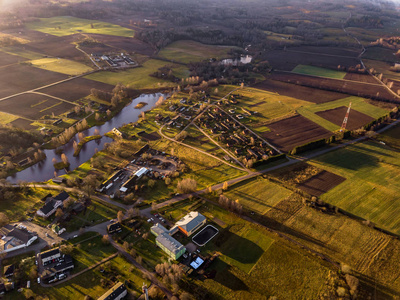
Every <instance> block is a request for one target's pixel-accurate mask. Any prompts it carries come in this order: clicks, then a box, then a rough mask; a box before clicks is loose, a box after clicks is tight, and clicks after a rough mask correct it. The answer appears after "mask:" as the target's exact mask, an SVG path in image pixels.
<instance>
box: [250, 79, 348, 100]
mask: <svg viewBox="0 0 400 300" xmlns="http://www.w3.org/2000/svg"><path fill="white" fill-rule="evenodd" d="M254 87H255V88H257V89H261V90H265V91H270V92H274V93H278V94H280V95H284V96H288V97H293V98H296V99H300V100H304V101H309V102H313V103H324V102H329V101H333V100H338V99H341V98H344V97H345V96H344V95H343V94H342V93H335V92H331V91H325V90H320V89H314V88H310V87H307V86H299V85H295V84H291V83H286V82H281V81H276V80H265V81H262V82H260V83H257V84H256V85H254Z"/></svg>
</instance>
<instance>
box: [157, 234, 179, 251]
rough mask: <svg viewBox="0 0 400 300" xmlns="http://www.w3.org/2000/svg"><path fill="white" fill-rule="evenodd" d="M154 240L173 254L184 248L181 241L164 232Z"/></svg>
mask: <svg viewBox="0 0 400 300" xmlns="http://www.w3.org/2000/svg"><path fill="white" fill-rule="evenodd" d="M156 241H158V242H159V243H160V244H161V245H163V246H164V247H166V248H167V249H168V250H169V251H170V252H172V253H174V254H177V253H178V252H179V251H181V250H182V249H184V248H185V247H184V246H183V245H182V244H181V243H179V242H178V241H177V240H176V239H174V238H173V237H172V236H170V235H169V234H168V233H165V232H164V233H161V234H160V235H159V236H157V238H156Z"/></svg>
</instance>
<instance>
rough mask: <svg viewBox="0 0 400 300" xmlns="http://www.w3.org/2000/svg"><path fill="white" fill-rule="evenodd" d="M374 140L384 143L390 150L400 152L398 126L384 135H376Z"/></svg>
mask: <svg viewBox="0 0 400 300" xmlns="http://www.w3.org/2000/svg"><path fill="white" fill-rule="evenodd" d="M376 139H378V140H381V141H383V142H385V143H386V144H387V145H389V146H390V147H392V148H395V149H396V150H400V125H397V126H394V127H392V128H391V129H389V130H387V131H385V132H384V133H382V134H380V135H378V136H377V137H376Z"/></svg>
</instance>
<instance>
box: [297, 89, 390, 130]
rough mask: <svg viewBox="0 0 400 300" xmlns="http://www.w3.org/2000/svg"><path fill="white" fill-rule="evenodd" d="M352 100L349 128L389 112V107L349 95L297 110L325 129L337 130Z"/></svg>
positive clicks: (361, 124) (356, 126) (355, 127)
mask: <svg viewBox="0 0 400 300" xmlns="http://www.w3.org/2000/svg"><path fill="white" fill-rule="evenodd" d="M350 102H351V111H350V118H349V121H348V126H349V127H348V129H358V128H360V127H361V126H363V125H365V124H367V123H368V122H370V121H372V120H373V119H377V118H379V117H381V116H384V115H385V114H387V113H388V112H389V110H388V109H385V108H381V107H377V106H375V105H372V104H369V103H367V102H366V101H365V99H363V98H359V97H347V98H343V99H340V100H336V101H331V102H327V103H322V104H318V105H310V106H307V107H301V108H299V109H298V110H297V112H298V113H299V114H301V115H302V116H304V117H306V118H307V119H309V120H311V121H313V122H315V123H317V124H319V125H320V126H322V127H324V128H325V129H327V130H329V131H335V130H338V129H339V128H340V127H341V125H342V122H343V119H344V116H345V115H346V111H347V107H348V106H349V103H350Z"/></svg>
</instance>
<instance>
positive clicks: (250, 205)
mask: <svg viewBox="0 0 400 300" xmlns="http://www.w3.org/2000/svg"><path fill="white" fill-rule="evenodd" d="M224 194H225V195H226V196H227V197H228V198H229V199H231V200H239V202H240V203H241V204H242V205H243V206H244V207H246V208H247V209H249V210H252V211H255V212H257V213H259V214H261V215H263V214H265V213H266V212H267V211H268V210H269V209H271V207H273V206H274V205H275V204H276V203H278V202H279V201H281V200H283V199H285V198H286V197H288V196H289V195H290V194H291V191H290V190H288V189H286V188H284V187H281V186H280V185H277V184H275V183H272V182H270V181H269V180H266V179H263V178H261V177H259V178H255V179H251V180H246V181H244V182H241V183H238V184H235V185H234V186H231V187H229V189H228V191H227V192H225V193H224Z"/></svg>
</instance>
